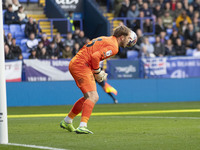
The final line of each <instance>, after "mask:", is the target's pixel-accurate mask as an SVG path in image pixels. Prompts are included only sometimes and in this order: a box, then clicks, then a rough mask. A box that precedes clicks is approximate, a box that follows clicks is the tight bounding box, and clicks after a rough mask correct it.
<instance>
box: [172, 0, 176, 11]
mask: <svg viewBox="0 0 200 150" xmlns="http://www.w3.org/2000/svg"><path fill="white" fill-rule="evenodd" d="M176 8H177V2H176V0H171V10H172V11H175V10H176Z"/></svg>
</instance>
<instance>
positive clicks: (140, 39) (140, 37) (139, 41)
mask: <svg viewBox="0 0 200 150" xmlns="http://www.w3.org/2000/svg"><path fill="white" fill-rule="evenodd" d="M136 34H137V43H136V44H135V46H134V49H135V50H137V51H140V49H141V47H140V45H141V44H142V42H143V34H142V30H141V29H137V31H136Z"/></svg>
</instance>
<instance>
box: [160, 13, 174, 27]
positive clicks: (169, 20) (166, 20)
mask: <svg viewBox="0 0 200 150" xmlns="http://www.w3.org/2000/svg"><path fill="white" fill-rule="evenodd" d="M162 22H163V25H164V27H165V29H171V28H172V26H173V17H172V16H171V15H170V13H169V12H167V11H166V12H165V14H164V16H163V17H162Z"/></svg>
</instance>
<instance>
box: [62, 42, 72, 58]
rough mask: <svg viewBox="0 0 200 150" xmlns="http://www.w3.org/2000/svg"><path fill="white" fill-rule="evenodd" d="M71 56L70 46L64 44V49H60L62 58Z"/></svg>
mask: <svg viewBox="0 0 200 150" xmlns="http://www.w3.org/2000/svg"><path fill="white" fill-rule="evenodd" d="M72 57H73V55H72V48H71V47H70V46H69V45H66V46H65V49H64V50H63V51H62V58H65V59H71V58H72Z"/></svg>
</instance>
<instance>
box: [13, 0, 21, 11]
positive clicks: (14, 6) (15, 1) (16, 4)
mask: <svg viewBox="0 0 200 150" xmlns="http://www.w3.org/2000/svg"><path fill="white" fill-rule="evenodd" d="M20 6H21V4H20V3H19V1H18V0H12V9H13V12H15V11H18V10H19V7H20Z"/></svg>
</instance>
